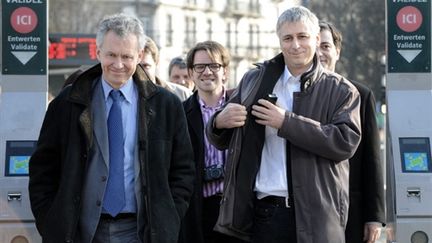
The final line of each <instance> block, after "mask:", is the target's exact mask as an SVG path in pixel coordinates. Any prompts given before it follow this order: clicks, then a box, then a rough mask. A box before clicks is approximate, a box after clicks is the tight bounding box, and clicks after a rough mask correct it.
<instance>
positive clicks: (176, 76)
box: [168, 57, 195, 90]
mask: <svg viewBox="0 0 432 243" xmlns="http://www.w3.org/2000/svg"><path fill="white" fill-rule="evenodd" d="M168 76H169V81H170V82H173V83H176V84H180V85H183V86H185V87H186V88H188V89H190V90H194V87H195V84H194V81H193V80H192V78H191V77H190V76H189V73H188V69H187V67H186V62H185V60H184V59H183V58H182V57H175V58H173V59H172V60H171V62H170V64H169V66H168Z"/></svg>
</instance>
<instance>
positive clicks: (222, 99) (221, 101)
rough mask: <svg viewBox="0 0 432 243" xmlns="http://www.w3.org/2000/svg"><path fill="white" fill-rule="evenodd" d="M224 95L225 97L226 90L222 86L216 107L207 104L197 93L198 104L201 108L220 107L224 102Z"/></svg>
mask: <svg viewBox="0 0 432 243" xmlns="http://www.w3.org/2000/svg"><path fill="white" fill-rule="evenodd" d="M225 97H226V90H225V86H222V96H221V97H220V98H219V100H218V103H217V106H216V107H210V106H207V105H206V103H205V102H204V100H202V99H201V97H199V95H198V102H199V104H200V106H201V107H202V108H204V109H216V108H219V107H221V106H222V105H223V104H224V102H225Z"/></svg>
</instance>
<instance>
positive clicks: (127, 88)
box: [102, 77, 133, 103]
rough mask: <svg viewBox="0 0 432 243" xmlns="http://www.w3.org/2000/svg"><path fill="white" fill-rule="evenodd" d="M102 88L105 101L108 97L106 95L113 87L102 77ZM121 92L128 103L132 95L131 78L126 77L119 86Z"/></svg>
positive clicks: (130, 101)
mask: <svg viewBox="0 0 432 243" xmlns="http://www.w3.org/2000/svg"><path fill="white" fill-rule="evenodd" d="M102 88H103V91H104V97H105V101H106V100H107V99H108V96H109V94H110V92H111V90H113V87H111V85H109V84H108V82H107V81H106V80H105V79H104V78H103V77H102ZM120 91H121V93H122V94H123V96H124V98H125V100H126V101H127V102H128V103H132V95H133V80H132V78H130V79H128V81H126V83H125V84H124V85H123V86H122V87H121V88H120Z"/></svg>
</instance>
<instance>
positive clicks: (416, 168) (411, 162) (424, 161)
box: [404, 152, 430, 172]
mask: <svg viewBox="0 0 432 243" xmlns="http://www.w3.org/2000/svg"><path fill="white" fill-rule="evenodd" d="M404 167H405V168H404V169H405V171H406V172H429V171H430V169H429V161H428V158H427V154H426V153H414V152H413V153H404Z"/></svg>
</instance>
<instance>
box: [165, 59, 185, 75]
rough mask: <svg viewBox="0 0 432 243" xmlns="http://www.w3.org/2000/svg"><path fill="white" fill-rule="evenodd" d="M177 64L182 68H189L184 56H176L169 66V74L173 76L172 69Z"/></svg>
mask: <svg viewBox="0 0 432 243" xmlns="http://www.w3.org/2000/svg"><path fill="white" fill-rule="evenodd" d="M175 66H178V67H179V68H180V69H185V68H187V66H186V61H185V60H184V59H183V58H182V57H174V58H173V59H172V60H171V62H170V64H169V66H168V76H171V71H172V69H173V67H175Z"/></svg>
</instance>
